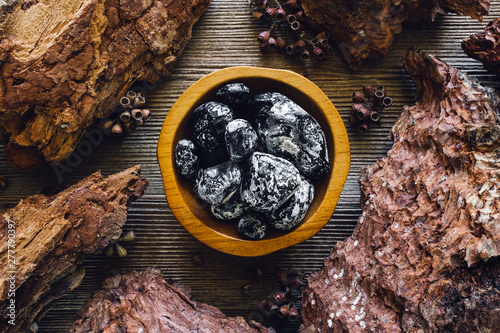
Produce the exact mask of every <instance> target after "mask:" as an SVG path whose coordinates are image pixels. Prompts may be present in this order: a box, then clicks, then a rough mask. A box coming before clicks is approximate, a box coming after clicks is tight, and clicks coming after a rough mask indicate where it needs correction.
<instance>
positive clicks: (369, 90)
mask: <svg viewBox="0 0 500 333" xmlns="http://www.w3.org/2000/svg"><path fill="white" fill-rule="evenodd" d="M363 93H364V94H365V97H366V98H371V97H373V87H372V86H364V87H363Z"/></svg>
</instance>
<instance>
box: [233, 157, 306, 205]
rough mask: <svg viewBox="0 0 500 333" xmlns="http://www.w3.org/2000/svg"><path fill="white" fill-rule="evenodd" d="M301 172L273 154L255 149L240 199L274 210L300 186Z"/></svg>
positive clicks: (242, 182)
mask: <svg viewBox="0 0 500 333" xmlns="http://www.w3.org/2000/svg"><path fill="white" fill-rule="evenodd" d="M300 182H301V177H300V172H299V171H298V170H297V168H296V167H295V166H294V165H293V164H292V163H291V162H289V161H287V160H285V159H283V158H280V157H276V156H274V155H270V154H266V153H261V152H254V153H253V154H252V155H251V156H250V157H249V158H248V165H247V167H246V169H245V171H244V172H243V176H242V181H241V192H240V195H241V199H242V200H243V202H245V203H246V204H248V205H249V206H250V207H251V208H253V209H255V210H257V211H260V212H265V213H268V212H271V211H273V210H275V209H276V208H278V207H279V206H281V205H282V204H283V203H284V202H285V201H287V200H288V199H289V198H290V197H291V196H292V195H293V193H294V192H295V191H296V190H297V189H298V187H299V185H300Z"/></svg>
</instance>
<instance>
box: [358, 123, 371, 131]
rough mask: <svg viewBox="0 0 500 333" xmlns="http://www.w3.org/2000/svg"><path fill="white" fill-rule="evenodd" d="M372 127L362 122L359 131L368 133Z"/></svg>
mask: <svg viewBox="0 0 500 333" xmlns="http://www.w3.org/2000/svg"><path fill="white" fill-rule="evenodd" d="M369 129H370V125H368V124H367V123H362V124H360V125H359V126H358V131H359V133H366V132H368V130H369Z"/></svg>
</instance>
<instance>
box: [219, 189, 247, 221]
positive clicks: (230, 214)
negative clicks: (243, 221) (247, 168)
mask: <svg viewBox="0 0 500 333" xmlns="http://www.w3.org/2000/svg"><path fill="white" fill-rule="evenodd" d="M248 210H249V207H248V206H247V205H246V204H244V203H243V201H241V198H240V196H239V193H238V192H236V193H234V194H233V195H232V196H231V198H230V199H229V200H228V201H227V202H225V203H223V204H220V205H217V206H210V211H211V212H212V214H213V215H214V217H215V218H216V219H218V220H224V221H227V220H233V219H236V218H238V217H240V216H242V215H243V214H245V213H246V212H247V211H248Z"/></svg>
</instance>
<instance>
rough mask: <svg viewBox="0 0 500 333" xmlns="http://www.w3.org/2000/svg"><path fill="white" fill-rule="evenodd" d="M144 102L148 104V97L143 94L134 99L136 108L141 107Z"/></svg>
mask: <svg viewBox="0 0 500 333" xmlns="http://www.w3.org/2000/svg"><path fill="white" fill-rule="evenodd" d="M144 104H146V99H145V98H144V97H142V96H140V95H139V96H136V97H135V99H134V103H133V105H134V107H136V108H140V107H141V106H143V105H144Z"/></svg>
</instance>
